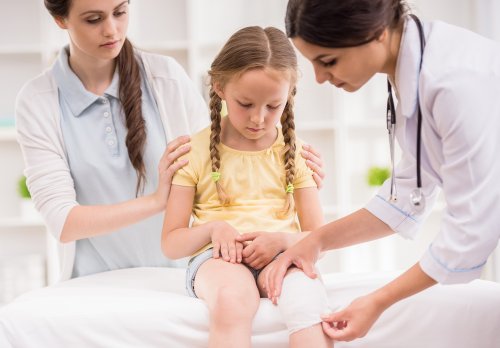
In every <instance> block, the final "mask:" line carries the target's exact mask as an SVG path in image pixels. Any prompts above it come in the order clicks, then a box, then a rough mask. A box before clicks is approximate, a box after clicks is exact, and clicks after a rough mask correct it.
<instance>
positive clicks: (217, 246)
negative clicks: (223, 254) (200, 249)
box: [212, 242, 220, 259]
mask: <svg viewBox="0 0 500 348" xmlns="http://www.w3.org/2000/svg"><path fill="white" fill-rule="evenodd" d="M212 244H213V246H214V248H213V249H212V257H213V258H214V259H218V258H219V256H220V243H219V242H213V243H212Z"/></svg>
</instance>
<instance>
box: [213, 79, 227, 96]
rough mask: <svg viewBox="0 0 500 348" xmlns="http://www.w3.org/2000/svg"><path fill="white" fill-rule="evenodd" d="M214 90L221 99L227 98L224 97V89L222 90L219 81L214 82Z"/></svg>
mask: <svg viewBox="0 0 500 348" xmlns="http://www.w3.org/2000/svg"><path fill="white" fill-rule="evenodd" d="M214 91H215V93H217V95H218V96H219V98H220V99H222V100H226V98H224V91H223V90H222V88H220V84H219V83H217V82H216V83H214Z"/></svg>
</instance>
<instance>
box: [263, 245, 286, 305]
mask: <svg viewBox="0 0 500 348" xmlns="http://www.w3.org/2000/svg"><path fill="white" fill-rule="evenodd" d="M291 264H292V260H291V259H290V258H289V257H288V256H283V255H281V256H280V258H279V259H278V260H277V262H276V263H274V264H273V265H271V266H270V270H269V272H267V274H266V281H265V284H266V286H265V288H266V290H267V297H269V298H270V299H271V300H272V301H273V303H274V304H277V300H278V297H279V295H280V294H281V285H282V284H283V278H284V277H285V274H286V271H287V269H288V267H290V265H291Z"/></svg>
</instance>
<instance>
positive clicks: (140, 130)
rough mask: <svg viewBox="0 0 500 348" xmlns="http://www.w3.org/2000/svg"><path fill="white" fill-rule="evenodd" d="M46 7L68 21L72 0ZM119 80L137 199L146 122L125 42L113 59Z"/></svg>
mask: <svg viewBox="0 0 500 348" xmlns="http://www.w3.org/2000/svg"><path fill="white" fill-rule="evenodd" d="M44 4H45V7H46V8H47V10H48V11H49V13H50V14H51V15H52V17H54V18H67V17H68V15H69V11H70V8H71V4H72V0H44ZM116 64H117V66H118V75H119V77H120V86H119V97H120V102H121V104H122V108H123V112H124V113H125V123H126V125H127V130H128V131H127V137H126V139H125V144H126V145H127V150H128V157H129V159H130V162H131V163H132V165H133V166H134V168H135V171H136V173H137V186H136V196H137V195H139V192H142V191H143V190H144V183H145V180H146V168H145V166H144V159H143V153H144V145H145V143H146V122H145V120H144V117H143V116H142V90H141V74H140V68H139V63H138V62H137V59H136V58H135V55H134V48H133V46H132V43H131V42H130V41H129V40H128V39H125V42H124V44H123V47H122V49H121V50H120V53H119V54H118V56H117V57H116Z"/></svg>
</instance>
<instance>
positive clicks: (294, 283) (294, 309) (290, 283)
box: [278, 271, 330, 334]
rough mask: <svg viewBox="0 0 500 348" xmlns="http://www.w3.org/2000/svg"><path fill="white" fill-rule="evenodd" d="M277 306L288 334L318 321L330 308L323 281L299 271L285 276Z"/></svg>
mask: <svg viewBox="0 0 500 348" xmlns="http://www.w3.org/2000/svg"><path fill="white" fill-rule="evenodd" d="M278 307H279V309H280V312H281V315H282V317H283V320H284V321H285V323H286V326H287V328H288V332H289V333H290V334H292V333H294V332H297V331H299V330H302V329H305V328H308V327H311V326H313V325H316V324H318V323H320V322H321V315H322V314H324V313H327V312H328V311H329V309H330V306H329V303H328V296H327V294H326V289H325V286H324V285H323V282H322V281H321V280H320V279H318V278H316V279H311V278H309V277H308V276H306V275H305V274H304V273H303V272H301V271H297V272H292V273H290V274H288V275H287V276H286V277H285V279H284V281H283V287H282V290H281V295H280V297H279V299H278Z"/></svg>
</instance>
